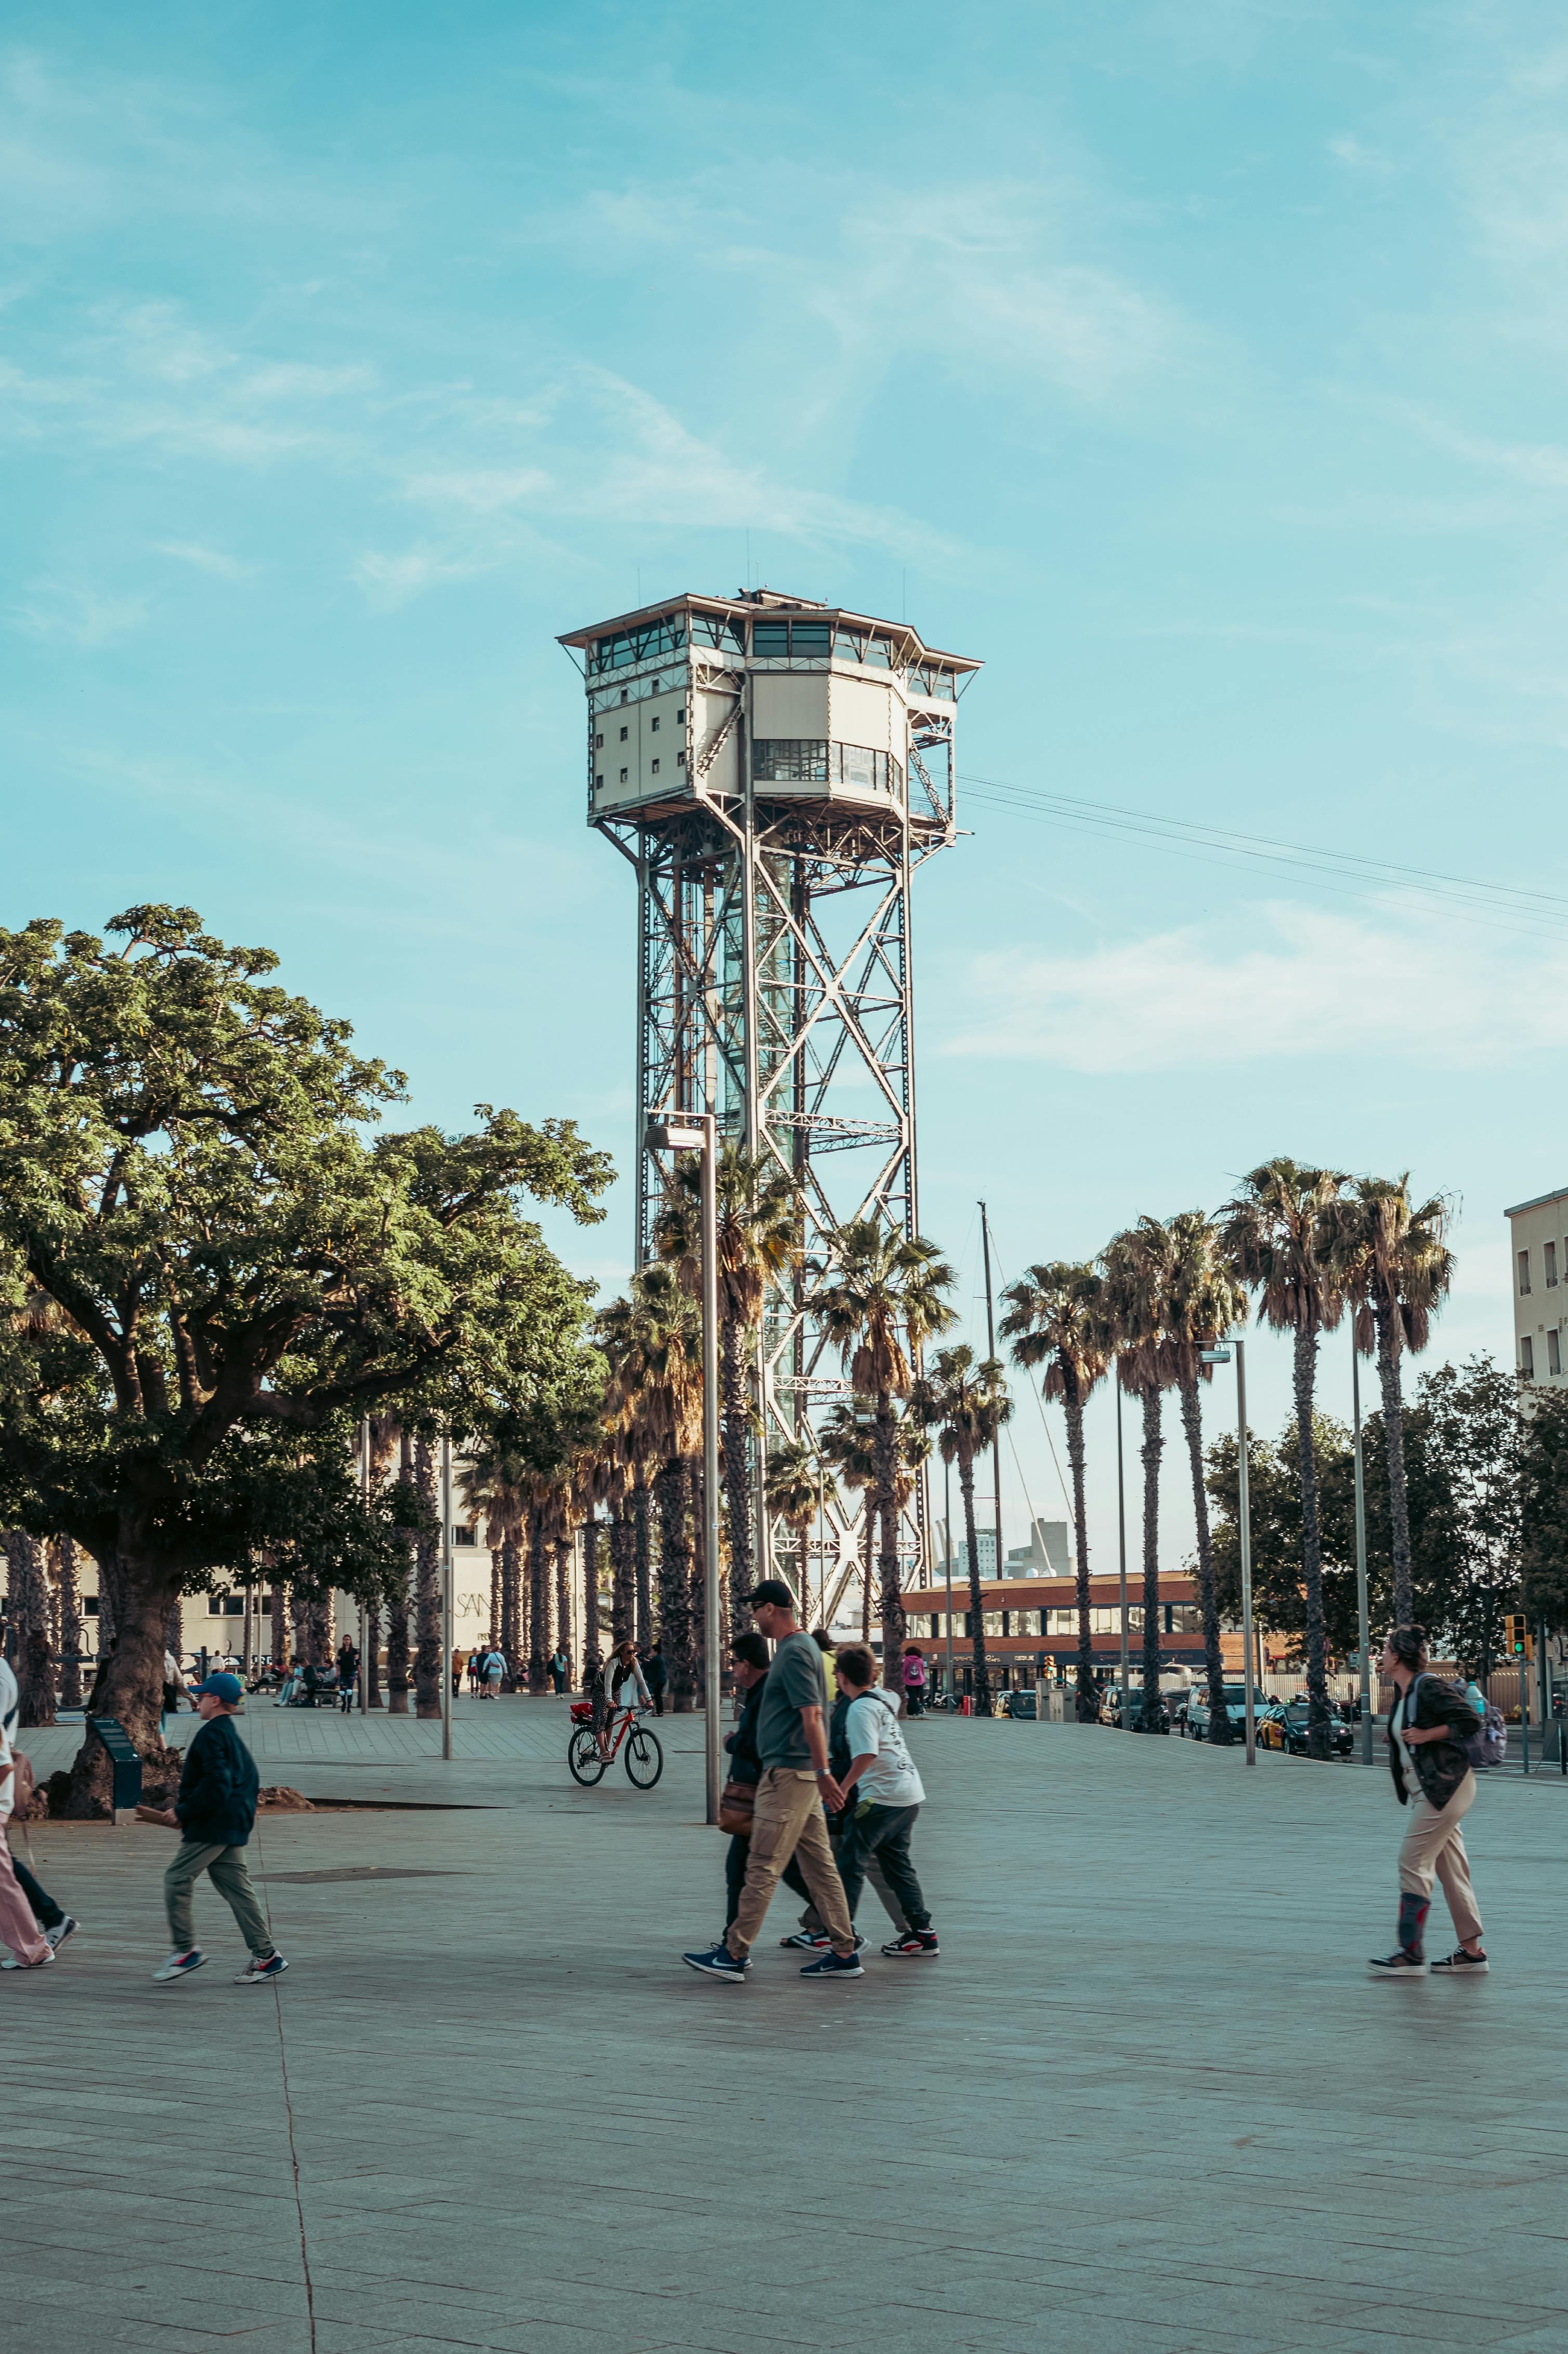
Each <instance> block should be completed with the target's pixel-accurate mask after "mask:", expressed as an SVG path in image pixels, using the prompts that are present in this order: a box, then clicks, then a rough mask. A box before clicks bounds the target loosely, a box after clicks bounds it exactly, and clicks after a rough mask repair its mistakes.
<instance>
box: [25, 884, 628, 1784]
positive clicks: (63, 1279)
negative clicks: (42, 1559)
mask: <svg viewBox="0 0 1568 2354" xmlns="http://www.w3.org/2000/svg"><path fill="white" fill-rule="evenodd" d="M109 935H110V940H109V943H107V944H106V942H105V941H104V940H101V939H100V938H95V937H93V936H92V935H90V934H89V933H85V932H72V933H69V934H68V933H66V932H65V931H64V929H63V928H62V927H61V926H60V925H59V924H58V923H56V922H52V921H37V922H35V923H31V924H29V925H27V926H26V928H24V929H22V930H21V931H16V932H6V931H0V1286H3V1287H4V1293H5V1296H4V1297H0V1309H5V1308H9V1309H12V1310H15V1309H16V1307H17V1306H19V1304H20V1302H21V1299H22V1297H23V1294H24V1290H25V1288H26V1287H27V1286H28V1285H30V1286H32V1287H33V1288H36V1289H37V1291H39V1292H41V1293H43V1294H44V1295H45V1296H46V1297H47V1298H48V1299H49V1300H50V1301H51V1302H53V1303H54V1305H55V1307H56V1308H57V1309H58V1310H59V1312H60V1320H61V1321H60V1326H59V1329H58V1330H52V1331H47V1332H45V1333H43V1334H38V1335H26V1334H22V1333H19V1332H18V1331H17V1329H16V1320H15V1317H14V1315H13V1316H12V1317H5V1316H0V1519H5V1520H8V1521H10V1522H14V1523H19V1524H21V1525H23V1526H25V1527H27V1528H30V1529H32V1530H34V1531H35V1532H39V1533H43V1532H58V1531H62V1530H63V1531H69V1533H70V1534H71V1535H73V1536H74V1537H75V1538H76V1539H77V1540H78V1542H79V1543H81V1544H83V1545H85V1546H86V1547H87V1549H88V1550H89V1551H90V1553H93V1554H94V1555H95V1556H96V1557H97V1559H98V1561H99V1563H100V1564H101V1567H102V1568H103V1570H104V1573H105V1575H107V1576H108V1578H109V1581H110V1584H111V1588H112V1589H113V1598H114V1611H115V1620H116V1625H117V1628H118V1630H119V1638H120V1639H119V1645H118V1648H117V1649H116V1651H115V1654H114V1657H113V1659H112V1661H111V1666H110V1670H109V1676H108V1682H107V1691H106V1694H105V1698H104V1706H105V1708H106V1709H107V1711H108V1712H110V1713H111V1714H113V1715H116V1716H118V1717H120V1718H121V1719H122V1722H123V1723H125V1724H126V1726H127V1729H128V1730H129V1732H130V1733H131V1735H132V1739H133V1740H135V1742H136V1743H137V1745H138V1747H140V1748H141V1749H142V1750H143V1753H144V1754H146V1755H152V1756H153V1757H154V1759H157V1758H158V1757H159V1756H160V1755H161V1750H162V1743H161V1735H160V1729H159V1717H158V1698H159V1691H158V1687H159V1682H160V1679H161V1669H162V1654H163V1648H164V1626H165V1624H166V1619H167V1613H168V1610H169V1606H170V1605H171V1604H172V1602H173V1601H174V1600H175V1597H176V1596H178V1595H179V1594H180V1593H181V1592H182V1591H184V1590H187V1589H191V1588H194V1587H196V1586H198V1585H200V1584H201V1583H202V1582H203V1581H204V1580H205V1578H206V1577H207V1574H208V1573H209V1572H210V1570H211V1569H213V1568H214V1567H215V1566H231V1567H232V1566H235V1565H237V1564H238V1562H239V1561H241V1560H242V1559H247V1560H248V1559H249V1558H250V1557H251V1556H252V1554H253V1553H254V1549H255V1546H256V1544H257V1542H258V1538H259V1536H266V1537H270V1539H271V1541H272V1543H273V1545H274V1549H281V1550H286V1549H287V1548H288V1547H289V1546H290V1545H291V1544H292V1543H294V1542H295V1541H296V1536H295V1532H297V1530H298V1528H299V1527H300V1526H301V1525H302V1521H301V1513H300V1510H299V1509H297V1507H298V1506H299V1505H300V1504H301V1502H302V1500H305V1501H308V1497H306V1496H305V1495H304V1487H305V1486H308V1485H309V1484H310V1483H311V1482H313V1483H314V1485H315V1487H316V1490H317V1491H318V1494H319V1495H320V1496H321V1497H322V1498H323V1500H333V1501H334V1503H335V1504H336V1505H341V1511H338V1512H337V1517H336V1522H334V1536H336V1537H339V1538H342V1537H344V1536H345V1532H346V1531H347V1529H348V1527H349V1526H350V1525H351V1524H352V1522H353V1520H354V1518H355V1514H357V1519H358V1522H359V1523H360V1524H361V1526H362V1527H363V1528H364V1529H365V1530H366V1531H367V1532H369V1535H370V1536H371V1537H373V1536H375V1535H376V1533H377V1532H376V1524H375V1523H374V1522H373V1521H372V1519H371V1518H370V1516H369V1515H368V1514H367V1513H366V1510H365V1508H364V1505H363V1502H362V1501H361V1500H360V1497H359V1491H358V1485H357V1481H356V1480H355V1477H354V1469H353V1458H354V1451H355V1441H356V1438H357V1432H358V1424H359V1417H360V1416H361V1415H362V1414H363V1413H364V1412H365V1411H366V1409H367V1408H370V1407H373V1406H378V1405H383V1404H384V1403H386V1402H388V1401H392V1400H403V1401H406V1402H408V1404H409V1405H411V1407H412V1408H414V1409H415V1410H416V1411H417V1413H418V1416H420V1417H421V1418H429V1419H432V1420H437V1421H440V1422H441V1423H443V1424H445V1425H446V1426H449V1427H450V1428H452V1429H453V1431H454V1432H456V1433H459V1434H461V1432H463V1431H465V1430H466V1429H467V1428H468V1427H470V1426H472V1425H474V1424H475V1423H478V1422H480V1421H482V1418H483V1417H484V1416H486V1415H487V1414H488V1413H489V1412H490V1411H491V1410H492V1408H493V1400H494V1398H495V1396H496V1395H497V1394H500V1395H503V1396H526V1395H528V1394H531V1393H533V1392H535V1391H536V1390H537V1389H538V1388H540V1387H541V1386H545V1385H547V1384H549V1383H550V1382H551V1381H552V1380H553V1379H554V1378H555V1375H556V1368H557V1366H558V1363H559V1362H560V1359H561V1357H562V1355H563V1353H564V1352H569V1350H570V1349H571V1348H572V1346H573V1345H574V1343H575V1340H576V1336H577V1331H578V1329H579V1326H580V1323H581V1320H582V1317H583V1314H584V1310H585V1305H586V1298H585V1288H584V1287H583V1286H582V1285H580V1284H578V1283H577V1282H576V1281H575V1280H574V1279H573V1278H571V1277H570V1276H568V1275H567V1271H566V1270H565V1268H564V1267H562V1266H561V1265H560V1263H559V1261H558V1260H557V1259H556V1257H555V1256H554V1254H553V1253H552V1252H550V1251H549V1250H548V1249H547V1247H546V1245H545V1243H544V1240H543V1237H542V1236H541V1235H540V1234H539V1232H538V1229H537V1227H536V1226H535V1225H533V1224H532V1223H531V1222H530V1221H529V1220H527V1219H526V1218H525V1217H524V1215H523V1214H522V1204H523V1201H524V1197H525V1196H526V1195H529V1194H532V1195H533V1196H535V1198H537V1199H543V1200H547V1201H551V1202H556V1203H560V1204H565V1205H566V1206H567V1208H568V1209H569V1210H570V1211H571V1213H572V1214H574V1215H575V1216H576V1217H577V1218H578V1219H579V1220H592V1219H596V1218H598V1217H599V1215H600V1214H601V1212H600V1210H599V1205H598V1202H597V1199H596V1197H597V1195H598V1194H599V1192H600V1191H601V1190H602V1188H603V1186H604V1185H605V1183H606V1182H607V1181H608V1178H609V1163H608V1161H606V1159H605V1158H604V1156H603V1155H601V1154H599V1153H597V1152H595V1151H593V1150H590V1149H589V1148H588V1145H587V1144H586V1143H584V1141H583V1140H581V1139H580V1138H579V1137H578V1136H577V1132H576V1130H575V1129H574V1128H573V1127H572V1126H571V1124H570V1123H569V1122H565V1121H551V1122H548V1123H546V1125H545V1126H544V1127H542V1128H535V1127H531V1126H529V1125H528V1124H527V1123H526V1122H524V1121H523V1120H521V1119H518V1118H517V1116H516V1115H515V1114H514V1113H513V1112H509V1111H493V1110H492V1109H491V1108H490V1107H488V1106H482V1107H481V1108H480V1109H479V1114H478V1117H479V1119H480V1122H481V1125H480V1126H479V1128H478V1129H476V1130H475V1131H474V1132H472V1133H471V1134H469V1135H464V1136H457V1137H449V1136H446V1135H443V1134H442V1133H441V1132H440V1130H438V1129H433V1128H422V1129H414V1130H411V1131H408V1132H405V1133H402V1134H388V1135H383V1136H379V1137H377V1136H374V1135H372V1134H371V1133H370V1132H369V1131H370V1129H371V1127H372V1124H373V1123H375V1122H376V1120H378V1119H379V1118H380V1116H381V1114H382V1112H383V1110H384V1109H385V1108H386V1107H387V1106H388V1105H389V1104H392V1103H395V1102H397V1101H398V1100H399V1099H400V1097H401V1088H402V1082H401V1079H400V1076H399V1075H398V1074H397V1073H396V1072H395V1071H391V1070H388V1069H387V1067H386V1066H384V1065H382V1064H380V1063H378V1062H375V1061H370V1060H366V1058H364V1057H363V1056H361V1055H357V1054H356V1053H355V1051H354V1048H353V1046H352V1044H351V1034H350V1031H349V1028H348V1025H347V1024H346V1023H343V1022H340V1021H332V1020H329V1019H327V1018H326V1017H324V1016H323V1014H321V1013H318V1012H317V1011H316V1009H315V1008H314V1007H313V1006H312V1005H310V1004H308V1003H307V1002H305V1001H304V1000H303V999H302V998H299V997H293V996H291V995H289V994H287V993H286V992H285V991H283V990H282V989H281V988H280V987H278V986H276V985H275V984H274V983H272V982H271V981H270V980H269V978H268V976H269V975H270V973H271V972H272V971H273V970H274V969H275V967H276V963H277V960H276V958H275V957H274V956H273V955H272V954H271V953H270V951H269V950H266V949H244V948H230V947H228V946H226V945H225V943H224V942H223V941H221V940H219V939H217V938H214V937H213V936H212V935H211V934H209V933H207V932H206V931H204V930H203V929H202V927H201V923H200V919H199V918H198V917H197V916H196V914H195V913H194V911H192V910H191V909H189V908H176V907H136V908H132V909H131V910H130V911H129V912H128V913H126V914H125V915H123V916H121V917H116V918H115V919H114V920H113V922H112V923H111V925H110V927H109ZM339 1460H341V1463H342V1467H343V1469H342V1478H341V1484H340V1485H339V1486H338V1487H335V1488H334V1475H333V1472H332V1469H331V1467H332V1464H333V1463H334V1461H339ZM302 1483H303V1485H302ZM329 1517H330V1516H329ZM366 1541H367V1542H368V1541H369V1538H368V1537H367V1540H366ZM348 1549H349V1551H350V1552H352V1551H353V1546H352V1544H351V1545H350V1546H349V1548H348ZM83 1770H84V1774H89V1775H90V1772H91V1767H90V1761H89V1760H87V1759H85V1758H84V1761H83ZM77 1795H78V1797H79V1800H82V1801H83V1802H85V1799H86V1797H87V1793H86V1792H85V1791H83V1790H80V1789H79V1791H78V1794H77Z"/></svg>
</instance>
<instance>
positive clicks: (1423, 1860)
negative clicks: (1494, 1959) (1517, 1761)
mask: <svg viewBox="0 0 1568 2354" xmlns="http://www.w3.org/2000/svg"><path fill="white" fill-rule="evenodd" d="M1380 1664H1381V1666H1382V1670H1383V1674H1384V1675H1385V1676H1388V1677H1390V1678H1391V1679H1392V1681H1393V1685H1394V1690H1395V1698H1394V1703H1393V1708H1392V1709H1391V1710H1390V1711H1389V1718H1388V1732H1387V1734H1386V1736H1385V1737H1386V1739H1387V1742H1388V1762H1389V1767H1390V1770H1391V1771H1392V1773H1393V1791H1394V1796H1395V1797H1396V1798H1397V1799H1398V1800H1399V1803H1400V1805H1401V1806H1402V1807H1408V1808H1410V1819H1409V1821H1408V1822H1407V1824H1406V1826H1405V1832H1404V1841H1403V1843H1402V1844H1401V1847H1400V1850H1399V1943H1398V1945H1397V1946H1395V1947H1394V1950H1393V1953H1392V1954H1386V1955H1383V1956H1382V1957H1381V1958H1379V1959H1376V1960H1374V1961H1372V1964H1371V1965H1370V1967H1371V1968H1372V1972H1373V1974H1374V1976H1376V1977H1379V1978H1425V1975H1426V1953H1425V1942H1424V1939H1425V1927H1426V1915H1427V1913H1428V1912H1429V1911H1430V1909H1431V1904H1432V1882H1433V1879H1434V1877H1436V1879H1438V1880H1440V1881H1441V1882H1442V1883H1443V1893H1444V1896H1445V1897H1446V1900H1447V1904H1448V1911H1449V1913H1450V1914H1452V1916H1453V1922H1454V1930H1455V1934H1456V1935H1457V1937H1458V1940H1459V1943H1458V1946H1457V1949H1456V1950H1455V1951H1454V1952H1453V1953H1452V1954H1450V1955H1448V1956H1447V1957H1446V1959H1445V1960H1442V1961H1438V1962H1435V1963H1434V1964H1433V1965H1432V1967H1433V1968H1434V1969H1436V1970H1441V1971H1442V1972H1443V1973H1444V1974H1445V1975H1446V1976H1447V1977H1451V1978H1464V1977H1467V1976H1470V1975H1479V1974H1481V1973H1483V1972H1484V1971H1485V1970H1486V1969H1487V1967H1488V1962H1487V1956H1486V1948H1485V1947H1484V1946H1483V1945H1482V1943H1481V1916H1480V1914H1478V1912H1477V1910H1476V1899H1475V1892H1474V1890H1473V1889H1472V1888H1471V1886H1470V1863H1469V1858H1468V1857H1467V1854H1466V1853H1465V1833H1464V1819H1465V1817H1466V1815H1467V1813H1468V1812H1469V1810H1470V1806H1471V1803H1472V1801H1473V1800H1474V1798H1475V1795H1476V1776H1475V1763H1474V1759H1473V1757H1472V1755H1471V1751H1470V1746H1469V1744H1472V1743H1477V1744H1478V1737H1479V1735H1480V1734H1481V1730H1482V1721H1481V1719H1480V1718H1479V1717H1478V1715H1477V1713H1476V1712H1475V1710H1474V1709H1473V1708H1472V1707H1471V1706H1470V1703H1469V1702H1468V1701H1467V1699H1466V1697H1465V1695H1464V1693H1463V1691H1461V1690H1460V1689H1459V1687H1458V1685H1457V1684H1451V1683H1446V1682H1445V1681H1443V1680H1442V1679H1441V1678H1440V1677H1438V1676H1434V1675H1431V1674H1429V1673H1428V1671H1427V1666H1426V1632H1425V1628H1421V1627H1395V1628H1394V1629H1393V1632H1392V1633H1391V1635H1390V1636H1389V1638H1388V1641H1387V1644H1386V1645H1385V1647H1384V1649H1383V1659H1382V1661H1381V1663H1380Z"/></svg>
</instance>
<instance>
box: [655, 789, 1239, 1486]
mask: <svg viewBox="0 0 1568 2354" xmlns="http://www.w3.org/2000/svg"><path fill="white" fill-rule="evenodd" d="M630 774H631V771H630V769H622V770H621V772H620V781H621V783H622V784H624V783H625V782H626V780H627V779H628V777H629V776H630ZM1236 1478H1237V1479H1240V1478H1241V1473H1240V1472H1239V1471H1238V1472H1237V1473H1236Z"/></svg>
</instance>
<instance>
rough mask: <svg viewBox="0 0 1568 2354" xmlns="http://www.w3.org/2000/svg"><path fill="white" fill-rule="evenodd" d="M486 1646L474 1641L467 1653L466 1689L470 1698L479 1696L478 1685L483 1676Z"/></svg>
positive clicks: (474, 1698) (475, 1698)
mask: <svg viewBox="0 0 1568 2354" xmlns="http://www.w3.org/2000/svg"><path fill="white" fill-rule="evenodd" d="M486 1649H488V1646H487V1645H485V1644H483V1643H476V1644H475V1645H474V1647H473V1649H472V1650H471V1652H470V1653H469V1655H468V1690H469V1697H470V1699H471V1700H477V1699H478V1697H479V1687H480V1684H481V1682H482V1680H483V1676H484V1654H485V1651H486Z"/></svg>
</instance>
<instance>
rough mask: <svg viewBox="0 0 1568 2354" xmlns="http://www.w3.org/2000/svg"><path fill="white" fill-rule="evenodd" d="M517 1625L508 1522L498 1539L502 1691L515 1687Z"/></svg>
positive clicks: (513, 1535) (513, 1537)
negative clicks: (502, 1669) (499, 1548)
mask: <svg viewBox="0 0 1568 2354" xmlns="http://www.w3.org/2000/svg"><path fill="white" fill-rule="evenodd" d="M518 1637H519V1629H518V1625H517V1531H516V1528H515V1526H514V1524H513V1523H512V1522H508V1523H507V1527H506V1533H505V1535H504V1537H503V1539H502V1541H501V1656H502V1658H503V1659H504V1660H505V1662H506V1670H505V1673H504V1674H503V1677H502V1679H501V1681H502V1686H503V1690H504V1691H516V1689H517V1657H518V1652H519V1650H520V1649H521V1648H522V1646H521V1644H520V1642H519V1639H518Z"/></svg>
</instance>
